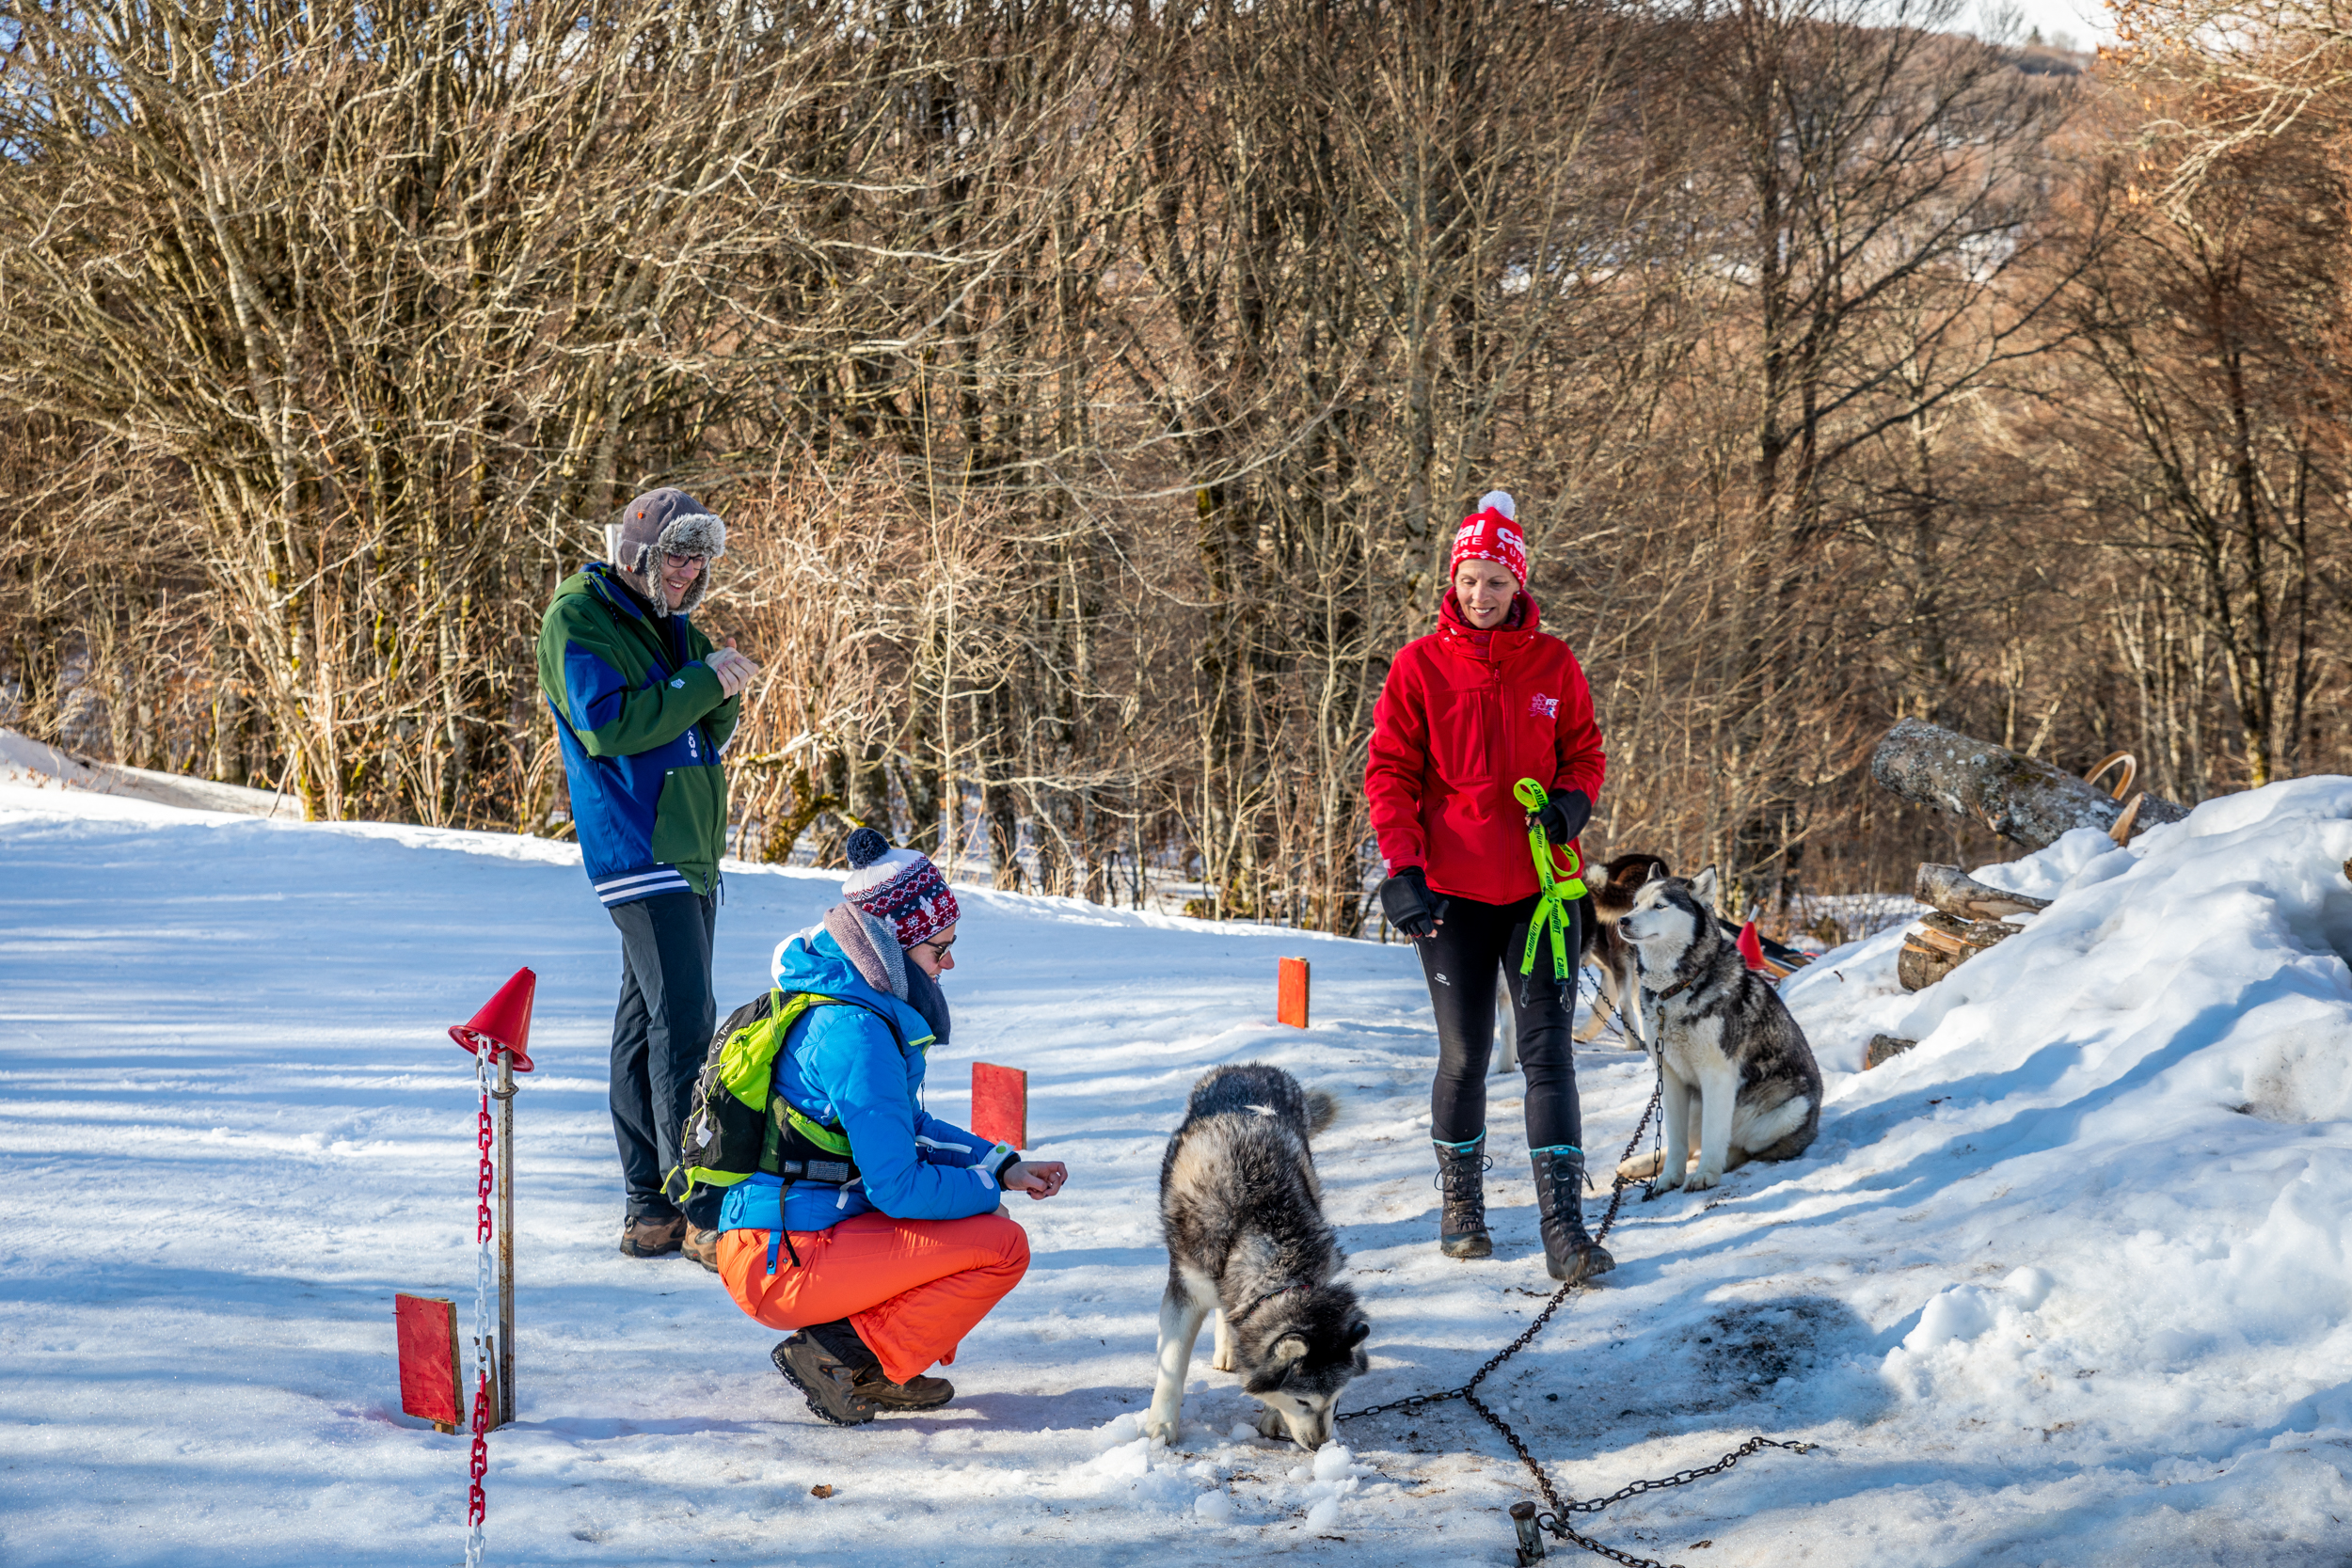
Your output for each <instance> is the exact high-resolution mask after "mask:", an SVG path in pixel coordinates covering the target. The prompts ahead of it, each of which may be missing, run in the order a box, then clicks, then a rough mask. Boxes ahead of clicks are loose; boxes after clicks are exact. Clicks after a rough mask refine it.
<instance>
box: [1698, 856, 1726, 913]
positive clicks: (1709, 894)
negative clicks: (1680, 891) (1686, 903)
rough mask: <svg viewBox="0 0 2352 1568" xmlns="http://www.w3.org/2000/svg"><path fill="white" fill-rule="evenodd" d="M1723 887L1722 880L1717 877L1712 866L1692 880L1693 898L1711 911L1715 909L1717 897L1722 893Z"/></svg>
mask: <svg viewBox="0 0 2352 1568" xmlns="http://www.w3.org/2000/svg"><path fill="white" fill-rule="evenodd" d="M1721 887H1722V879H1720V878H1718V877H1717V876H1716V875H1715V868H1714V867H1713V866H1711V865H1710V866H1708V868H1707V869H1706V870H1704V871H1702V872H1700V873H1699V874H1698V875H1697V876H1695V877H1693V878H1692V879H1691V896H1692V897H1693V898H1696V899H1697V900H1698V901H1699V902H1700V903H1702V904H1704V905H1706V906H1707V907H1708V909H1710V910H1711V909H1713V908H1715V895H1716V894H1717V893H1718V892H1719V891H1721Z"/></svg>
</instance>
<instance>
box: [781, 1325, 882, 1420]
mask: <svg viewBox="0 0 2352 1568" xmlns="http://www.w3.org/2000/svg"><path fill="white" fill-rule="evenodd" d="M770 1359H771V1360H772V1361H774V1362H775V1364H776V1370H778V1371H780V1372H782V1373H783V1374H784V1375H785V1376H786V1377H787V1378H788V1379H790V1380H791V1384H792V1386H793V1387H795V1388H798V1389H799V1390H800V1391H801V1392H802V1393H803V1394H805V1395H807V1396H808V1407H809V1409H811V1410H812V1411H815V1412H816V1413H817V1414H818V1416H821V1417H822V1418H825V1419H826V1420H828V1421H831V1422H832V1423H833V1424H834V1425H835V1426H837V1427H853V1426H863V1425H865V1424H866V1422H867V1421H870V1420H872V1419H873V1418H875V1417H877V1416H879V1415H881V1414H882V1406H880V1405H879V1404H876V1403H875V1402H873V1401H872V1400H870V1399H867V1398H866V1396H865V1395H864V1394H862V1393H860V1392H859V1391H858V1387H857V1380H858V1374H859V1373H861V1372H866V1371H869V1370H873V1369H874V1368H875V1367H877V1366H878V1365H879V1363H878V1362H877V1361H876V1360H875V1357H874V1353H873V1352H872V1351H870V1350H867V1349H866V1341H864V1340H863V1339H860V1338H858V1337H857V1330H856V1329H854V1328H851V1327H850V1320H849V1319H847V1318H836V1319H834V1321H833V1322H832V1323H817V1324H814V1325H812V1326H810V1327H808V1328H804V1329H802V1330H801V1331H800V1332H799V1333H798V1334H795V1335H793V1336H792V1337H791V1338H788V1339H787V1340H785V1341H784V1342H783V1343H781V1344H779V1345H778V1346H776V1348H775V1349H774V1350H773V1351H771V1353H770Z"/></svg>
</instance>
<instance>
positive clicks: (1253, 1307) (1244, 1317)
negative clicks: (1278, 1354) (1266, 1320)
mask: <svg viewBox="0 0 2352 1568" xmlns="http://www.w3.org/2000/svg"><path fill="white" fill-rule="evenodd" d="M1306 1288H1307V1287H1306V1286H1304V1285H1285V1286H1283V1287H1282V1288H1281V1289H1280V1290H1279V1291H1267V1292H1266V1293H1265V1294H1264V1295H1262V1296H1260V1297H1259V1298H1258V1299H1257V1300H1255V1301H1253V1302H1251V1303H1250V1304H1249V1305H1248V1306H1247V1307H1243V1308H1242V1309H1241V1316H1239V1317H1237V1318H1235V1319H1234V1320H1233V1326H1234V1327H1236V1328H1238V1327H1239V1326H1240V1325H1242V1324H1243V1323H1248V1321H1249V1315H1250V1314H1251V1313H1253V1312H1255V1311H1257V1309H1258V1308H1259V1307H1263V1306H1264V1305H1265V1304H1266V1303H1267V1302H1269V1301H1272V1300H1273V1299H1274V1298H1275V1297H1277V1296H1286V1295H1289V1294H1290V1293H1291V1292H1292V1291H1303V1290H1305V1289H1306Z"/></svg>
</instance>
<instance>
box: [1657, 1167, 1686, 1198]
mask: <svg viewBox="0 0 2352 1568" xmlns="http://www.w3.org/2000/svg"><path fill="white" fill-rule="evenodd" d="M1681 1185H1682V1178H1681V1177H1679V1176H1677V1175H1675V1174H1674V1173H1672V1172H1671V1171H1669V1172H1664V1173H1661V1175H1660V1176H1659V1178H1658V1190H1659V1191H1660V1192H1661V1193H1671V1192H1673V1191H1674V1190H1675V1189H1676V1188H1677V1187H1679V1186H1681Z"/></svg>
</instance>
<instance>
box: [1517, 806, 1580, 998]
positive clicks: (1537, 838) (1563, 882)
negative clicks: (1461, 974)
mask: <svg viewBox="0 0 2352 1568" xmlns="http://www.w3.org/2000/svg"><path fill="white" fill-rule="evenodd" d="M1511 794H1512V796H1513V797H1514V798H1515V799H1517V800H1518V803H1519V804H1520V805H1522V806H1525V807H1526V808H1527V809H1528V810H1529V811H1531V812H1537V811H1541V810H1543V809H1544V803H1545V801H1547V800H1549V799H1550V797H1549V795H1547V794H1546V793H1545V792H1544V786H1543V785H1542V784H1537V783H1536V782H1535V781H1534V780H1533V779H1521V780H1520V781H1519V782H1518V784H1516V785H1515V786H1514V787H1513V788H1512V791H1511ZM1561 848H1563V849H1564V850H1565V851H1566V852H1567V857H1568V870H1567V875H1565V877H1564V876H1560V875H1558V874H1557V873H1555V872H1554V871H1553V870H1552V864H1551V843H1550V841H1549V840H1548V839H1546V838H1545V837H1544V825H1543V824H1542V823H1540V822H1536V821H1534V820H1532V819H1531V820H1530V821H1529V823H1528V824H1527V852H1528V853H1529V854H1531V855H1533V856H1534V857H1535V880H1536V881H1537V882H1538V883H1539V884H1541V886H1542V888H1543V890H1544V891H1543V894H1542V896H1540V897H1538V898H1537V899H1536V900H1535V912H1534V914H1533V915H1532V916H1530V917H1529V919H1528V922H1527V951H1526V953H1525V954H1524V955H1522V956H1521V957H1520V958H1519V973H1520V974H1534V973H1535V943H1536V942H1537V941H1539V940H1540V939H1541V938H1542V936H1543V934H1544V932H1545V930H1546V929H1549V931H1550V932H1551V977H1552V978H1553V979H1555V980H1565V979H1566V978H1567V977H1568V922H1569V921H1570V920H1571V919H1573V918H1574V917H1573V916H1572V915H1570V914H1569V913H1568V906H1569V905H1570V904H1571V903H1573V902H1575V901H1576V900H1577V899H1579V898H1581V897H1583V896H1584V893H1585V887H1584V857H1583V856H1581V855H1580V854H1578V853H1577V852H1576V846H1575V845H1573V844H1564V845H1562V846H1561Z"/></svg>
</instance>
